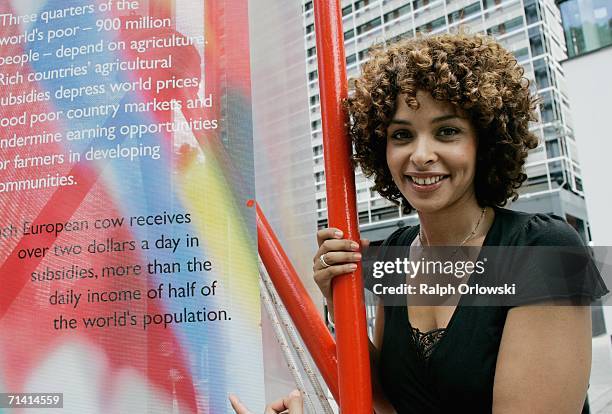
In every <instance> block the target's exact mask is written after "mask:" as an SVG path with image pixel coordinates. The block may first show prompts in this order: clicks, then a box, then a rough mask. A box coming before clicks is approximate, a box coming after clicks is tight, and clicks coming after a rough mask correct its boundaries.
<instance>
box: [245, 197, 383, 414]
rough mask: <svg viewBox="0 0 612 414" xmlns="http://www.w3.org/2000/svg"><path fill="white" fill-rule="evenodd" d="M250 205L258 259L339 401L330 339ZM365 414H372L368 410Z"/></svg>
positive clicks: (269, 230) (260, 216)
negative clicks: (254, 219) (254, 218)
mask: <svg viewBox="0 0 612 414" xmlns="http://www.w3.org/2000/svg"><path fill="white" fill-rule="evenodd" d="M253 204H255V206H256V212H257V242H258V249H259V255H260V256H261V260H262V262H263V263H264V266H265V267H266V270H267V271H268V274H269V275H270V279H271V280H272V282H273V283H274V287H275V288H276V291H277V292H278V295H279V296H280V298H281V300H282V301H283V304H284V305H285V308H287V312H288V313H289V315H290V316H291V319H292V320H293V323H295V327H296V328H297V330H298V331H299V333H300V336H301V337H302V340H303V341H304V344H305V345H306V347H307V348H308V352H309V353H310V355H311V356H312V359H313V360H314V362H315V364H316V365H317V367H318V368H319V371H320V372H321V375H322V376H323V379H324V380H325V383H326V384H327V386H328V387H329V389H330V391H331V393H332V395H333V396H334V398H335V399H336V401H339V395H340V394H339V393H338V362H337V359H336V344H335V343H334V338H333V337H332V336H331V334H330V333H329V330H328V329H327V327H326V326H325V323H323V320H322V319H321V317H320V316H319V311H318V310H317V307H316V306H315V305H314V303H313V302H312V300H311V299H310V296H309V295H308V292H307V291H306V288H305V287H304V285H303V284H302V281H301V280H300V278H299V277H298V275H297V272H296V271H295V269H294V267H293V265H292V264H291V262H290V261H289V258H288V257H287V255H286V254H285V252H284V251H283V248H282V247H281V245H280V243H279V241H278V239H277V238H276V236H275V235H274V231H273V230H272V227H271V226H270V224H269V223H268V221H267V220H266V217H265V216H264V214H263V212H262V211H261V209H260V208H259V205H258V204H257V203H255V202H254V201H252V200H250V201H249V202H248V204H247V205H249V206H252V205H253ZM369 414H372V411H371V410H370V412H369Z"/></svg>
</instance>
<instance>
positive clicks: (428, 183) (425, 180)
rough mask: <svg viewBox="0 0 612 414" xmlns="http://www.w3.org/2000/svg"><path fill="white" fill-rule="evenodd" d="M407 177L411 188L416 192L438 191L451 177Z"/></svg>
mask: <svg viewBox="0 0 612 414" xmlns="http://www.w3.org/2000/svg"><path fill="white" fill-rule="evenodd" d="M406 177H407V178H408V182H409V183H410V186H411V187H412V188H413V189H414V190H415V191H419V192H428V191H434V190H437V189H438V188H439V187H440V186H441V185H442V183H443V182H444V180H445V179H447V178H448V177H450V176H449V175H429V176H426V177H423V176H419V177H417V176H413V175H406Z"/></svg>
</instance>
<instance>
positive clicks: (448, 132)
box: [438, 127, 460, 137]
mask: <svg viewBox="0 0 612 414" xmlns="http://www.w3.org/2000/svg"><path fill="white" fill-rule="evenodd" d="M459 132H460V131H459V130H458V129H457V128H451V127H446V128H442V129H440V130H439V131H438V134H439V135H441V136H443V137H452V136H453V135H457V134H458V133H459Z"/></svg>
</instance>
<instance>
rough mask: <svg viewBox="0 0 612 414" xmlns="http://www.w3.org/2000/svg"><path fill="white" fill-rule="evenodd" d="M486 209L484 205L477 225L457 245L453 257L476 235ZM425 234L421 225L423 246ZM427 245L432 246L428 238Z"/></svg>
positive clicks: (420, 240) (420, 236)
mask: <svg viewBox="0 0 612 414" xmlns="http://www.w3.org/2000/svg"><path fill="white" fill-rule="evenodd" d="M485 211H487V208H486V207H483V208H482V211H481V213H480V217H479V218H478V221H477V222H476V225H475V226H474V229H473V230H472V231H471V232H470V234H468V235H467V236H466V238H465V239H463V241H462V242H461V244H460V245H459V246H457V249H455V251H454V252H453V254H452V255H451V257H452V256H454V255H455V253H457V250H459V248H460V247H462V246H463V245H464V244H465V243H467V241H468V240H470V239H471V238H472V237H474V235H475V234H476V231H477V230H478V227H480V223H481V222H482V219H483V217H484V215H485ZM423 236H425V233H424V232H423V227H422V226H421V228H419V243H421V246H425V244H423ZM425 240H427V237H425ZM426 247H430V245H429V240H427V245H426Z"/></svg>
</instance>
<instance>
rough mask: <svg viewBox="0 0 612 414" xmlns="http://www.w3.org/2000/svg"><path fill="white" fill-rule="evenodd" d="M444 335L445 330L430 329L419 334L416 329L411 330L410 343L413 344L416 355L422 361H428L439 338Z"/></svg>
mask: <svg viewBox="0 0 612 414" xmlns="http://www.w3.org/2000/svg"><path fill="white" fill-rule="evenodd" d="M445 333H446V328H439V329H432V330H431V331H427V332H421V331H420V330H419V329H418V328H412V341H413V342H414V344H415V348H416V351H417V354H418V355H419V356H420V357H421V358H423V359H424V360H427V359H429V357H430V356H431V353H432V352H433V350H434V348H435V347H436V345H437V344H438V341H440V338H442V337H443V336H444V334H445Z"/></svg>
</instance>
